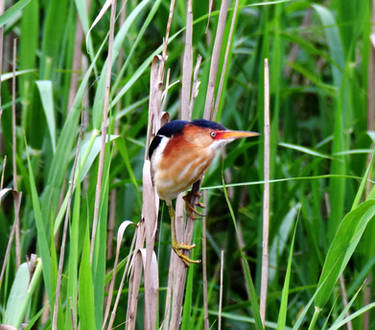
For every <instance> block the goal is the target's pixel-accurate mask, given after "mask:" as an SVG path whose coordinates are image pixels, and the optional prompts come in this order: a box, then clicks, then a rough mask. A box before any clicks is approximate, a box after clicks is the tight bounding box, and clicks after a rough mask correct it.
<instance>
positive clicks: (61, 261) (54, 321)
mask: <svg viewBox="0 0 375 330" xmlns="http://www.w3.org/2000/svg"><path fill="white" fill-rule="evenodd" d="M81 138H82V129H81V131H80V132H79V135H78V142H77V148H76V154H75V158H74V164H73V170H72V178H71V182H70V187H69V197H68V203H67V206H66V213H65V219H64V228H63V233H62V235H63V236H62V239H61V249H60V258H59V269H58V272H57V283H56V294H55V304H54V307H53V316H52V329H53V330H57V317H58V315H59V314H58V312H59V299H60V292H61V278H62V272H63V266H64V257H65V245H66V235H67V232H68V223H69V216H70V206H71V203H72V197H73V188H74V180H75V179H76V177H75V176H76V169H77V163H78V155H79V150H80V146H81ZM78 180H79V178H78Z"/></svg>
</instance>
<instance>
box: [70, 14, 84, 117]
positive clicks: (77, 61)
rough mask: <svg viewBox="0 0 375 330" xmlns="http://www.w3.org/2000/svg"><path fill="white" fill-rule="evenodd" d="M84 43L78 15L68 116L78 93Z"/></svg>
mask: <svg viewBox="0 0 375 330" xmlns="http://www.w3.org/2000/svg"><path fill="white" fill-rule="evenodd" d="M82 41H83V29H82V25H81V20H80V18H79V16H78V15H77V20H76V34H75V39H74V50H73V63H72V76H71V80H70V87H69V96H68V106H67V108H66V115H68V114H69V110H70V108H71V107H72V105H73V101H74V97H75V95H76V92H77V86H78V77H79V71H80V68H81V62H82Z"/></svg>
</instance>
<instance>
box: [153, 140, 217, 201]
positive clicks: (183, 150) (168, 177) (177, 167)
mask: <svg viewBox="0 0 375 330" xmlns="http://www.w3.org/2000/svg"><path fill="white" fill-rule="evenodd" d="M213 156H214V154H213V153H212V152H211V150H209V149H202V148H199V147H197V146H195V145H193V144H190V143H188V142H187V141H183V140H182V139H181V140H180V141H179V139H176V138H166V137H163V138H162V140H161V141H160V143H159V145H158V147H157V148H156V150H155V151H154V153H153V156H152V158H151V166H152V175H153V181H154V184H155V186H156V190H157V192H158V195H159V197H160V198H161V199H169V200H171V199H174V198H176V197H177V195H178V194H179V193H180V192H183V191H185V190H187V189H188V188H189V187H190V186H191V185H192V184H193V183H195V182H196V181H198V180H199V179H200V178H201V177H202V175H203V174H204V172H205V171H206V170H207V168H208V167H209V166H210V164H211V161H212V159H213Z"/></svg>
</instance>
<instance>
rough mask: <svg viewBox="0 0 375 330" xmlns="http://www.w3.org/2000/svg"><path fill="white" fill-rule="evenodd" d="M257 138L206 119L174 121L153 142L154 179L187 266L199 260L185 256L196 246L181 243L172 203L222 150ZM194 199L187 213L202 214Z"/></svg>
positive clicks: (150, 148) (176, 243)
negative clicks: (239, 140)
mask: <svg viewBox="0 0 375 330" xmlns="http://www.w3.org/2000/svg"><path fill="white" fill-rule="evenodd" d="M257 135H259V134H258V133H255V132H247V131H231V130H227V129H226V128H225V127H224V126H222V125H220V124H218V123H215V122H213V121H209V120H204V119H199V120H193V121H191V122H189V121H184V120H173V121H171V122H169V123H167V124H165V125H164V126H163V127H162V128H160V129H159V131H158V132H157V134H156V136H155V137H154V139H153V140H152V142H151V144H150V147H149V151H148V154H149V158H150V160H151V172H152V173H151V174H152V180H153V183H154V185H155V186H156V191H157V193H158V195H159V197H160V199H163V200H165V201H166V203H167V205H168V208H169V214H170V217H171V224H172V248H173V250H174V251H175V252H176V254H177V255H178V256H179V257H180V258H181V259H182V261H183V262H184V263H185V264H186V265H187V266H188V265H189V263H191V262H193V263H198V262H199V261H196V260H191V259H190V258H189V257H187V256H186V255H184V254H183V253H182V250H191V249H192V248H193V247H194V246H195V245H194V244H193V245H187V244H180V243H178V242H177V239H176V228H175V216H174V209H173V205H172V200H173V199H175V198H176V197H177V195H178V194H179V193H181V192H184V191H186V190H187V189H188V188H189V187H190V186H192V185H193V184H194V183H195V182H197V181H199V180H200V179H201V178H202V176H203V174H204V173H205V172H206V170H207V169H208V167H209V166H210V164H211V162H212V160H213V158H214V157H215V155H216V153H217V152H218V151H219V149H220V147H222V146H224V145H226V144H227V143H229V142H232V141H234V140H235V139H239V138H245V137H252V136H257ZM185 197H186V196H185ZM190 200H191V199H190V198H185V201H186V208H187V211H188V212H189V213H190V214H191V213H192V212H194V213H198V214H199V212H197V211H196V209H195V207H194V205H191V204H190ZM199 205H200V204H199Z"/></svg>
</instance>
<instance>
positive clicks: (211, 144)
mask: <svg viewBox="0 0 375 330" xmlns="http://www.w3.org/2000/svg"><path fill="white" fill-rule="evenodd" d="M182 134H183V135H184V138H185V140H187V141H191V142H192V143H194V144H195V145H198V146H200V147H202V148H209V149H211V150H212V151H216V150H217V149H218V148H220V147H221V146H223V145H226V144H228V143H230V142H232V141H234V140H236V139H240V138H246V137H253V136H257V135H259V133H256V132H249V131H234V130H228V129H226V128H225V127H224V126H223V125H221V124H218V123H215V122H213V121H209V120H203V119H199V120H193V121H192V122H191V123H190V124H187V125H185V127H184V130H183V132H182Z"/></svg>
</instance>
